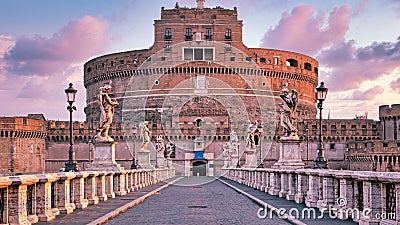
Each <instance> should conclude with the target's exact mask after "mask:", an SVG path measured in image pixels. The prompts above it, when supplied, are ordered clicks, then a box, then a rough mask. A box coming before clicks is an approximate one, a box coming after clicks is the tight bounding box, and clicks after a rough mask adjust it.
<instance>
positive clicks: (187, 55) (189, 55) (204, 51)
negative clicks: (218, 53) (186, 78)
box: [183, 48, 214, 61]
mask: <svg viewBox="0 0 400 225" xmlns="http://www.w3.org/2000/svg"><path fill="white" fill-rule="evenodd" d="M183 60H186V61H192V60H195V61H213V60H214V49H213V48H184V49H183Z"/></svg>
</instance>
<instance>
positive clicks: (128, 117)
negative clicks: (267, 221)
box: [6, 0, 397, 175]
mask: <svg viewBox="0 0 400 225" xmlns="http://www.w3.org/2000/svg"><path fill="white" fill-rule="evenodd" d="M242 27H243V23H242V20H239V19H238V10H237V8H236V7H235V8H233V9H224V8H222V7H219V6H217V7H214V8H207V7H205V1H204V0H197V7H196V8H188V7H181V6H179V5H178V3H177V4H176V6H175V7H174V8H172V9H166V8H164V7H162V8H161V18H160V19H158V20H155V21H154V44H153V45H152V46H151V47H150V48H148V49H141V50H132V51H126V52H119V53H113V54H108V55H103V56H99V57H96V58H93V59H91V60H89V61H88V62H86V63H85V65H84V86H85V88H86V107H85V109H84V110H85V114H86V121H85V122H75V123H74V135H75V151H76V157H77V160H78V162H79V163H80V164H81V168H85V163H89V161H90V158H91V149H93V147H91V144H90V142H91V138H92V137H93V136H94V134H95V133H96V128H97V126H98V122H99V120H100V106H99V102H98V94H99V89H100V87H102V86H104V84H105V83H109V82H110V81H111V86H112V94H113V97H114V98H116V100H117V101H118V102H119V107H118V108H116V109H115V115H114V119H113V124H112V127H111V129H110V136H112V137H113V138H114V139H115V140H116V141H117V142H118V144H117V149H116V158H117V161H118V162H119V163H121V164H122V165H123V166H124V167H125V168H129V165H130V163H131V162H130V160H131V158H132V157H131V156H132V155H135V151H137V150H138V148H139V146H140V139H139V133H138V126H139V123H141V122H143V121H148V122H149V125H148V127H149V128H150V130H151V131H152V136H153V141H155V140H156V137H157V136H159V135H163V137H164V138H165V141H166V142H170V143H174V144H175V146H176V154H175V158H174V159H173V163H174V164H175V167H176V169H177V173H178V174H179V173H180V174H182V175H183V174H185V175H195V173H194V171H193V166H194V165H196V166H201V167H202V168H204V170H205V175H218V174H219V173H220V171H221V168H222V167H223V166H224V165H223V164H224V162H223V159H224V156H223V151H224V147H223V146H224V145H225V144H226V143H227V142H229V141H230V139H231V138H232V135H231V133H232V132H233V131H234V132H236V133H237V135H238V142H239V155H241V154H242V153H243V149H244V144H245V139H246V128H247V127H248V125H249V123H250V122H253V121H255V120H257V121H258V123H259V124H260V125H262V126H263V133H262V136H261V137H262V138H261V140H260V144H259V145H260V146H259V149H258V151H260V149H261V153H260V158H262V161H263V162H264V165H265V167H268V166H270V165H271V164H273V163H274V161H276V160H277V159H278V158H279V150H278V149H277V148H278V145H277V144H276V142H277V141H278V139H279V137H280V136H281V135H282V131H281V128H280V126H279V105H278V104H279V103H280V102H282V100H281V98H280V97H279V95H280V93H281V90H282V89H283V87H286V88H288V89H295V90H297V91H298V94H299V100H298V106H297V111H296V121H295V124H296V126H297V129H298V130H299V136H300V137H301V139H302V140H304V141H303V142H302V144H301V146H302V149H303V150H302V153H301V154H302V158H303V160H305V161H306V162H307V165H310V164H311V162H312V160H314V159H315V156H316V150H315V149H316V148H315V142H316V141H317V139H316V137H317V122H316V119H315V118H316V116H317V109H316V105H315V103H316V99H315V88H316V87H317V85H318V83H319V82H318V67H319V65H318V61H317V60H316V59H314V58H312V57H310V56H307V55H304V54H300V53H295V52H290V51H283V50H276V49H263V48H250V47H247V46H246V45H245V44H244V43H243V42H242V35H243V34H242ZM389 119H390V118H389ZM68 123H69V122H64V121H52V120H50V121H48V127H47V132H48V133H47V136H46V149H45V150H43V151H46V170H48V171H54V170H56V169H57V168H60V167H63V165H64V162H65V160H66V159H67V158H68V156H67V149H68V138H69V136H68V127H69V126H68ZM396 126H397V125H396ZM396 126H395V128H394V130H396ZM364 131H365V132H364ZM381 131H382V125H381V123H380V122H379V121H373V120H367V119H365V120H353V119H351V120H324V126H323V136H324V139H323V141H324V143H325V144H326V147H325V148H326V149H327V152H326V157H327V158H328V160H330V161H331V162H332V164H331V167H332V168H345V167H346V166H348V163H349V162H348V161H347V159H346V158H345V154H346V151H349V150H351V148H352V146H353V145H352V144H351V143H350V142H352V141H353V142H354V143H355V142H357V141H361V142H360V143H362V144H363V146H365V148H367V147H368V146H370V144H368V143H369V142H368V141H370V142H371V143H372V142H373V141H375V140H379V139H381V137H382V132H381ZM353 132H354V133H353ZM387 132H388V131H386V134H387ZM350 134H351V135H350ZM396 135H397V134H396ZM367 142H368V143H367ZM354 143H353V144H354ZM358 144H359V143H356V147H355V148H356V150H357V148H358V147H357V146H358ZM375 146H377V145H376V144H375ZM150 149H151V150H152V153H151V161H152V163H153V162H155V161H156V158H157V157H162V155H157V156H156V153H155V151H154V147H150ZM195 151H196V152H200V153H201V154H195V153H194V152H195ZM257 154H258V153H257ZM371 157H372V158H373V156H371ZM367 158H368V157H367ZM372 158H371V159H372ZM349 159H350V158H349ZM357 159H358V158H357ZM369 159H370V158H368V159H367V161H368V160H369ZM242 160H243V159H242ZM309 162H310V163H309ZM14 163H15V162H14ZM239 164H240V162H239ZM6 167H8V166H6ZM192 172H193V173H192ZM197 172H198V171H197Z"/></svg>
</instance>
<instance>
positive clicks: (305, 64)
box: [304, 62, 312, 71]
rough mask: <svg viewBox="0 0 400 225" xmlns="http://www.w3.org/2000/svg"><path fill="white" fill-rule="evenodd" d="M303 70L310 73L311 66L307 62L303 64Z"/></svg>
mask: <svg viewBox="0 0 400 225" xmlns="http://www.w3.org/2000/svg"><path fill="white" fill-rule="evenodd" d="M304 69H306V70H308V71H311V70H312V67H311V64H310V63H308V62H306V63H304Z"/></svg>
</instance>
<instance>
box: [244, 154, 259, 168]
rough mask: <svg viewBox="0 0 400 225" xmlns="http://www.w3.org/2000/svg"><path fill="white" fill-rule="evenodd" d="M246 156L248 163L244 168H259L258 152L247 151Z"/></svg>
mask: <svg viewBox="0 0 400 225" xmlns="http://www.w3.org/2000/svg"><path fill="white" fill-rule="evenodd" d="M244 154H245V156H246V162H245V163H244V164H243V166H242V167H243V168H256V167H257V156H256V151H254V150H247V151H245V152H244Z"/></svg>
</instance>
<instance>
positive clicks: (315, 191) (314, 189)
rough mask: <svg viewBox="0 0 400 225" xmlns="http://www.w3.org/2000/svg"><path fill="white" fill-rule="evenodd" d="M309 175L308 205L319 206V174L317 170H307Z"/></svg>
mask: <svg viewBox="0 0 400 225" xmlns="http://www.w3.org/2000/svg"><path fill="white" fill-rule="evenodd" d="M306 174H307V175H308V191H307V197H306V206H307V207H317V201H318V200H319V194H320V193H319V176H318V172H317V171H310V170H308V171H307V172H306Z"/></svg>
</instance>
